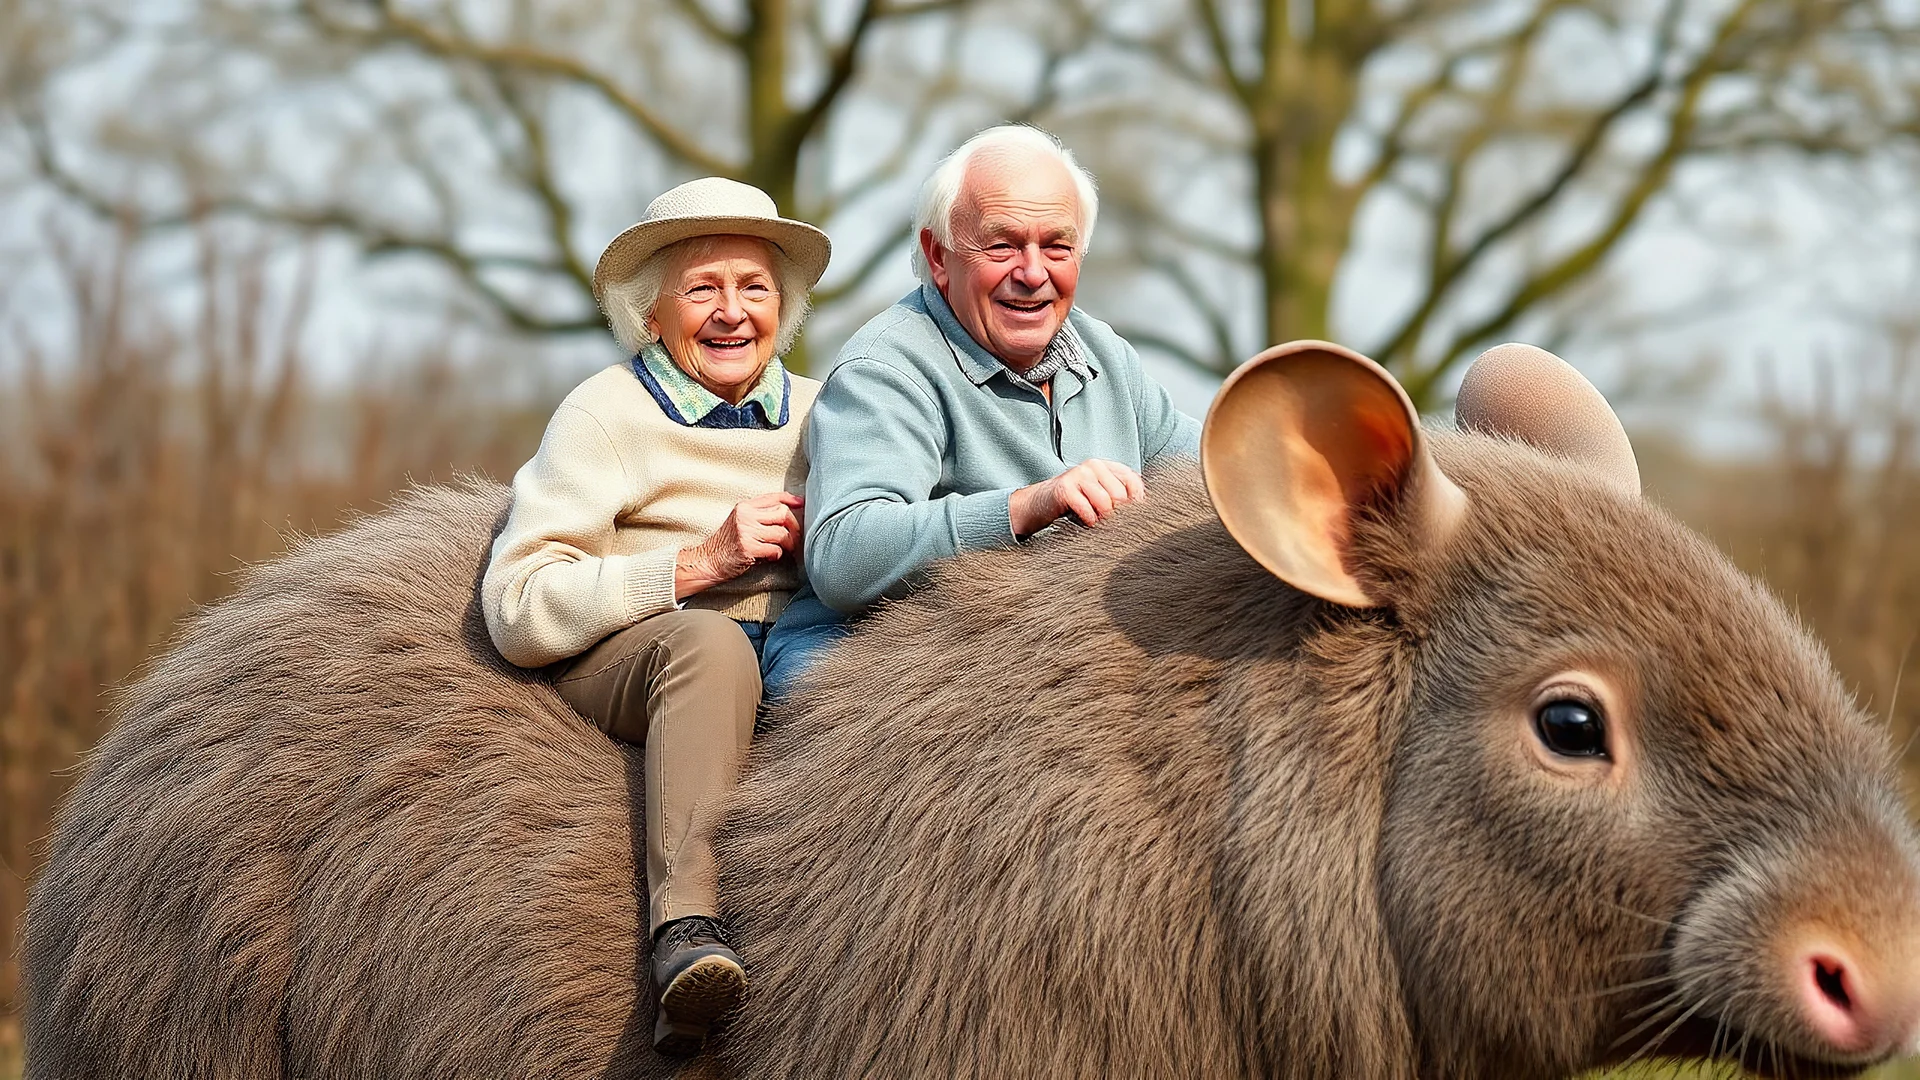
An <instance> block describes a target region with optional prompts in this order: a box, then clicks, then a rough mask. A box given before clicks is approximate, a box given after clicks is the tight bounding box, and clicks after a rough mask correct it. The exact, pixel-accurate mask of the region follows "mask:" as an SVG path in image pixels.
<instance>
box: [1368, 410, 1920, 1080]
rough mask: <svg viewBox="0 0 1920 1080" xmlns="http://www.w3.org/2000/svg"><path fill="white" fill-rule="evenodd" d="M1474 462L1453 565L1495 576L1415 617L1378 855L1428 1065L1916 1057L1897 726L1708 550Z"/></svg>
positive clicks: (1916, 925)
mask: <svg viewBox="0 0 1920 1080" xmlns="http://www.w3.org/2000/svg"><path fill="white" fill-rule="evenodd" d="M1459 449H1460V448H1459V447H1458V446H1456V447H1454V448H1453V452H1450V453H1449V454H1447V455H1445V456H1443V459H1442V465H1443V467H1445V468H1446V470H1447V472H1448V473H1449V475H1453V476H1454V477H1455V479H1456V480H1458V481H1460V482H1461V485H1462V487H1463V488H1466V489H1467V490H1468V493H1469V495H1470V496H1471V497H1472V499H1473V501H1474V510H1473V513H1474V514H1475V515H1477V516H1479V520H1478V521H1474V520H1470V521H1469V522H1468V524H1467V525H1466V526H1465V527H1464V528H1463V532H1462V534H1461V535H1460V536H1459V537H1458V538H1457V541H1456V548H1455V549H1454V550H1453V551H1451V552H1450V553H1449V555H1448V559H1449V561H1451V560H1453V559H1460V560H1464V561H1466V562H1467V563H1470V564H1471V565H1473V566H1475V567H1476V568H1479V569H1481V570H1482V573H1481V574H1479V575H1476V576H1473V577H1472V578H1471V579H1467V578H1466V577H1465V576H1464V575H1455V576H1454V577H1456V578H1458V579H1459V580H1460V583H1459V584H1458V585H1456V586H1453V589H1454V591H1452V592H1444V590H1446V589H1447V588H1448V586H1445V585H1437V586H1436V591H1435V592H1434V593H1432V594H1429V595H1425V596H1421V597H1415V598H1411V599H1409V600H1408V602H1407V603H1406V605H1405V607H1406V610H1405V611H1403V612H1402V615H1403V617H1405V618H1407V620H1408V621H1409V622H1410V623H1413V624H1424V625H1423V633H1422V634H1421V635H1420V637H1421V639H1422V640H1423V641H1425V642H1427V643H1428V644H1427V645H1426V646H1425V648H1424V651H1423V653H1422V655H1421V658H1420V660H1419V661H1418V665H1419V667H1420V674H1419V676H1418V687H1419V688H1418V690H1417V691H1416V700H1415V701H1414V703H1413V706H1412V710H1413V711H1412V715H1411V717H1410V718H1409V723H1408V726H1407V728H1406V730H1405V732H1404V733H1403V735H1402V737H1401V741H1400V744H1399V747H1398V749H1397V750H1396V753H1395V758H1394V762H1393V779H1392V783H1391V791H1390V794H1389V810H1388V820H1387V823H1386V828H1385V833H1384V837H1383V853H1382V867H1383V870H1382V884H1381V890H1382V899H1383V903H1384V906H1385V907H1386V909H1387V918H1388V925H1389V928H1390V934H1391V935H1392V937H1393V939H1394V941H1393V948H1394V952H1395V954H1396V959H1397V961H1398V963H1399V965H1400V967H1401V973H1402V978H1403V981H1404V983H1405V985H1406V986H1407V988H1408V996H1409V998H1410V1004H1411V1006H1412V1008H1413V1011H1414V1013H1415V1026H1416V1028H1417V1030H1419V1031H1420V1032H1421V1036H1422V1038H1423V1040H1425V1042H1426V1044H1427V1045H1426V1046H1425V1047H1424V1050H1425V1053H1426V1055H1427V1056H1429V1057H1430V1058H1431V1059H1432V1060H1438V1061H1452V1062H1456V1063H1459V1065H1460V1068H1459V1070H1458V1071H1459V1072H1460V1073H1461V1074H1462V1075H1472V1074H1476V1073H1477V1074H1484V1075H1511V1076H1524V1075H1560V1074H1564V1073H1568V1072H1573V1071H1577V1070H1579V1069H1582V1068H1586V1067H1590V1066H1592V1065H1595V1064H1598V1063H1602V1062H1617V1061H1622V1060H1626V1059H1630V1058H1634V1057H1637V1056H1656V1055H1666V1054H1681V1055H1688V1056H1702V1055H1704V1056H1718V1057H1721V1058H1737V1059H1739V1060H1740V1061H1742V1062H1743V1063H1744V1064H1745V1065H1747V1066H1748V1067H1750V1068H1753V1069H1755V1070H1756V1071H1759V1072H1762V1073H1763V1074H1769V1075H1785V1076H1799V1075H1848V1074H1851V1073H1854V1072H1857V1071H1859V1070H1860V1069H1862V1068H1865V1067H1867V1066H1869V1065H1872V1064H1874V1063H1877V1062H1880V1061H1884V1060H1886V1059H1888V1058H1890V1057H1893V1056H1898V1055H1901V1054H1904V1053H1910V1052H1912V1051H1913V1050H1914V1048H1915V1041H1916V1037H1917V1036H1920V855H1917V854H1916V845H1915V841H1914V835H1913V830H1912V827H1911V824H1910V822H1909V820H1908V817H1907V812H1906V810H1905V808H1904V807H1903V805H1902V803H1901V800H1900V797H1899V795H1898V792H1897V788H1896V786H1895V784H1894V782H1893V778H1892V775H1891V773H1890V770H1889V769H1888V761H1889V760H1890V750H1889V747H1888V745H1887V740H1886V736H1885V733H1884V731H1882V730H1879V729H1877V728H1875V727H1873V726H1872V725H1870V724H1869V723H1868V722H1867V721H1866V720H1865V719H1864V718H1862V717H1861V716H1860V715H1859V714H1858V712H1857V710H1856V709H1855V708H1854V706H1853V704H1852V703H1851V701H1850V700H1849V699H1848V698H1847V696H1846V694H1845V693H1844V691H1843V690H1842V688H1841V687H1840V685H1839V683H1838V680H1837V679H1836V678H1835V676H1834V674H1833V673H1832V671H1831V670H1830V668H1829V667H1828V665H1827V662H1826V660H1825V657H1824V654H1822V653H1821V652H1820V651H1819V649H1818V648H1817V646H1815V645H1814V644H1813V643H1812V642H1811V641H1809V640H1808V639H1807V638H1806V637H1805V636H1804V634H1803V633H1802V632H1801V631H1800V630H1799V628H1798V627H1797V626H1795V625H1794V624H1793V623H1792V621H1791V619H1790V618H1789V617H1788V616H1787V615H1786V614H1785V613H1784V612H1783V611H1782V610H1781V609H1780V607H1779V605H1778V604H1777V603H1775V602H1773V601H1772V600H1771V599H1770V598H1768V597H1766V596H1764V595H1763V594H1762V593H1761V592H1760V591H1759V590H1758V589H1757V588H1756V587H1754V586H1752V585H1751V583H1750V582H1748V581H1747V579H1745V578H1744V577H1743V576H1741V575H1739V574H1738V573H1737V572H1735V571H1734V570H1732V568H1730V567H1728V566H1727V565H1725V564H1724V562H1723V561H1722V560H1720V559H1719V558H1718V557H1717V556H1716V555H1714V554H1713V553H1712V552H1711V550H1710V549H1709V548H1707V546H1706V545H1705V543H1704V542H1703V541H1701V540H1700V539H1699V538H1697V537H1695V536H1693V535H1692V534H1691V533H1688V532H1686V530H1684V529H1682V528H1680V527H1679V526H1677V525H1675V524H1673V523H1672V522H1670V521H1667V520H1665V519H1664V518H1662V517H1661V516H1660V515H1659V514H1658V513H1657V512H1655V511H1653V510H1651V509H1650V508H1647V507H1645V506H1644V505H1643V504H1639V503H1637V501H1633V500H1623V499H1607V498H1588V499H1570V498H1568V497H1566V496H1565V495H1564V494H1563V493H1557V492H1549V491H1542V492H1532V493H1529V492H1527V491H1526V490H1525V481H1524V480H1523V479H1515V478H1514V477H1513V476H1507V477H1504V478H1495V476H1494V472H1495V470H1494V469H1493V468H1489V467H1488V463H1487V462H1485V461H1482V462H1478V463H1476V462H1474V461H1472V460H1468V459H1469V458H1471V457H1472V455H1471V454H1469V455H1464V456H1463V455H1460V454H1459V453H1458V450H1459ZM1483 470H1484V471H1483ZM1493 519H1498V520H1500V521H1501V523H1502V525H1503V527H1502V528H1501V529H1499V530H1498V531H1495V530H1492V529H1489V528H1487V527H1486V522H1487V521H1489V520H1493ZM1448 577H1449V575H1447V574H1445V573H1444V572H1441V573H1436V574H1435V575H1434V577H1433V579H1432V580H1433V581H1434V582H1441V581H1444V580H1447V579H1448ZM1414 591H1415V592H1416V593H1417V592H1418V587H1415V588H1414ZM1429 620H1431V621H1429ZM1488 1047H1498V1048H1500V1049H1499V1050H1498V1051H1497V1053H1495V1054H1494V1056H1493V1057H1491V1058H1489V1057H1487V1056H1486V1055H1487V1054H1488V1053H1489V1051H1488V1049H1487V1048H1488ZM1519 1062H1527V1063H1533V1064H1532V1066H1531V1067H1521V1066H1520V1065H1518V1064H1516V1063H1519Z"/></svg>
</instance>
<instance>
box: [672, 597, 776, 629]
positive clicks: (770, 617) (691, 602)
mask: <svg viewBox="0 0 1920 1080" xmlns="http://www.w3.org/2000/svg"><path fill="white" fill-rule="evenodd" d="M792 597H793V591H792V590H791V589H775V590H773V591H771V592H758V593H749V594H748V595H746V596H725V595H719V594H714V595H709V594H708V593H695V594H694V595H692V596H689V597H687V602H686V606H687V607H690V608H709V609H711V610H714V611H718V612H719V613H720V614H722V615H725V616H726V617H727V618H729V619H732V620H734V621H735V622H760V623H770V622H772V621H774V620H775V619H778V618H779V617H780V613H781V612H782V611H785V610H786V607H787V601H788V600H789V599H791V598H792Z"/></svg>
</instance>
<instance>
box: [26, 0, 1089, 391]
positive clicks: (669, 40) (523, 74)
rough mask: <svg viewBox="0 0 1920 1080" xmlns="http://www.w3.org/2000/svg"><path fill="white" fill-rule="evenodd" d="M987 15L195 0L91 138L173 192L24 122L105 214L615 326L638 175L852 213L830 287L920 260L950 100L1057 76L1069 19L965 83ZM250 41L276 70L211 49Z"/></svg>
mask: <svg viewBox="0 0 1920 1080" xmlns="http://www.w3.org/2000/svg"><path fill="white" fill-rule="evenodd" d="M76 3H77V0H76ZM89 10H90V11H91V13H92V15H93V17H94V18H95V19H96V20H97V21H99V22H101V23H102V24H103V25H111V26H115V27H117V28H118V29H119V30H121V31H122V32H123V33H130V32H131V30H130V29H129V28H130V25H131V24H129V23H128V22H127V20H125V19H121V18H120V17H118V16H116V15H114V14H113V13H112V10H111V5H109V6H108V7H106V8H100V9H89ZM992 16H993V13H992V12H990V11H987V10H986V5H985V4H984V3H983V2H982V0H847V2H834V0H737V2H733V3H717V2H714V0H639V2H634V3H611V2H607V0H543V2H539V3H535V2H534V0H510V2H508V3H503V4H486V3H483V2H480V0H423V2H421V3H415V4H406V3H401V2H398V0H379V2H374V3H367V2H361V0H351V2H350V0H204V2H203V4H202V5H201V6H199V7H198V8H196V9H195V10H194V13H193V14H192V16H191V17H190V18H189V19H188V20H186V21H185V22H183V23H181V24H178V25H175V26H172V27H165V28H161V29H160V30H158V31H151V32H150V33H149V35H148V36H149V37H154V38H158V39H161V40H163V41H165V42H166V46H165V48H166V49H168V50H171V51H170V53H169V55H170V59H169V60H168V61H166V62H165V63H164V64H162V65H160V66H158V67H157V68H156V70H155V74H154V77H153V78H152V79H151V80H150V83H151V84H152V86H153V93H154V97H155V99H156V100H159V99H161V98H169V99H170V100H173V101H175V102H176V103H179V104H178V107H177V108H176V109H175V110H174V111H173V112H172V114H170V115H167V116H164V117H159V118H153V116H157V114H159V113H161V112H162V111H163V110H161V109H160V108H159V107H158V106H155V105H153V104H152V103H143V104H145V105H146V106H147V107H146V111H147V112H148V113H149V114H153V116H150V118H149V120H148V122H147V123H146V124H145V126H144V128H141V127H139V126H138V125H137V124H135V123H134V122H133V120H132V119H131V117H132V116H133V115H134V114H135V113H137V112H138V111H139V110H137V109H133V108H129V109H128V110H127V115H123V116H121V117H119V118H117V125H118V126H117V128H116V129H115V130H113V131H111V132H108V133H107V136H108V137H103V139H102V140H101V142H102V146H103V147H104V149H106V150H108V151H110V152H112V153H115V154H117V155H118V156H119V157H120V158H121V159H125V160H128V161H132V162H136V163H138V167H143V168H146V169H148V170H149V171H157V172H158V173H160V174H161V176H162V177H163V179H164V182H163V183H161V184H159V185H158V187H159V189H160V191H161V192H162V194H161V196H160V197H158V198H155V197H154V196H152V194H151V188H152V186H153V185H149V186H148V188H147V189H140V188H139V187H138V185H135V184H132V183H128V184H123V185H121V188H120V189H119V190H114V189H111V188H109V187H108V186H107V185H104V184H102V183H101V182H100V181H98V180H97V179H94V178H93V177H91V176H89V175H88V172H89V170H88V169H86V168H84V167H83V166H81V165H80V164H79V161H80V159H81V158H82V157H84V156H86V155H87V154H88V153H90V152H93V151H97V150H99V149H101V148H100V147H75V146H68V145H63V139H62V138H61V137H59V135H57V134H56V132H57V131H58V128H57V126H56V125H53V124H49V123H46V122H45V121H44V119H43V115H44V114H43V113H41V112H37V111H35V110H33V109H28V110H27V111H26V112H25V118H26V120H27V124H26V130H27V132H28V134H29V136H30V142H29V145H30V146H31V148H32V151H33V157H34V160H35V163H36V165H37V168H38V170H39V171H40V173H41V174H42V175H43V176H45V177H47V178H49V179H50V180H52V181H53V182H54V183H55V184H56V185H57V186H58V187H59V188H60V189H61V190H63V191H64V192H65V193H66V194H67V195H68V196H70V197H72V198H74V199H76V200H78V201H80V202H81V203H83V204H85V205H88V206H92V207H94V208H95V209H97V210H99V211H101V212H103V213H112V214H116V215H120V216H126V215H127V214H128V205H129V203H130V202H133V203H138V204H139V209H138V212H137V214H136V215H135V216H137V217H138V218H139V219H140V220H141V221H142V223H143V224H144V225H145V226H147V227H149V228H164V227H167V226H169V225H173V224H178V223H181V222H185V221H188V220H194V219H199V218H202V217H204V216H206V215H208V214H220V213H237V214H244V215H247V216H250V217H253V218H256V219H261V220H267V221H273V222H278V223H282V224H284V225H287V226H291V227H294V228H297V229H305V230H325V231H329V232H332V233H335V234H340V235H345V236H348V237H351V238H353V239H354V240H355V241H357V242H358V243H359V244H360V245H361V246H362V248H363V250H364V251H366V252H367V253H369V254H371V255H374V256H387V257H394V256H401V257H406V256H411V257H420V258H424V259H426V260H428V261H429V262H430V263H431V264H433V265H436V266H438V267H441V268H443V269H444V270H446V271H449V272H450V273H451V275H452V276H453V277H454V278H455V279H457V281H458V282H459V283H460V285H461V286H462V287H463V291H464V294H465V295H466V296H468V297H471V298H475V299H477V300H479V301H480V307H481V310H482V311H483V312H485V313H489V314H491V315H494V316H497V317H499V318H500V319H502V320H504V322H505V323H507V324H508V325H510V326H512V327H514V328H517V329H519V330H521V331H524V332H528V333H532V334H540V335H551V334H569V333H573V332H576V331H582V330H589V329H595V328H597V327H598V326H599V320H598V317H597V314H596V312H595V311H594V307H593V303H592V299H591V295H590V281H591V275H592V264H593V253H594V252H597V250H598V248H599V245H601V244H603V243H604V242H605V241H606V240H607V239H608V238H609V237H610V236H611V235H612V231H613V230H615V229H617V228H619V227H620V226H621V225H624V224H625V223H627V222H630V221H632V220H633V218H634V217H635V216H637V213H638V210H639V208H640V207H641V206H644V204H645V202H646V200H647V199H648V198H650V197H651V196H652V195H654V194H657V193H658V191H660V190H661V189H663V188H664V187H666V186H668V185H669V184H671V183H674V182H678V181H679V180H682V179H686V178H688V177H691V176H697V175H719V176H728V177H733V178H736V179H739V180H742V181H745V182H747V183H751V184H754V185H756V186H758V187H761V188H763V189H765V190H766V191H767V192H768V193H769V194H771V195H772V196H773V198H774V201H775V202H776V203H777V204H778V205H779V207H780V208H781V210H782V212H784V213H788V214H791V215H795V216H798V217H801V218H803V219H806V220H809V221H813V222H815V223H818V224H821V225H823V226H826V227H828V228H830V229H833V230H834V231H835V232H836V233H839V234H842V235H847V234H851V236H852V237H853V243H851V244H845V243H843V247H842V250H841V251H840V252H838V253H837V257H836V260H835V266H834V270H833V272H832V273H831V274H830V276H829V279H828V280H827V282H826V283H825V284H824V286H823V288H822V289H821V290H820V291H819V292H818V293H817V294H816V296H815V303H816V305H817V306H822V307H830V306H832V305H834V304H835V303H837V302H839V301H841V300H843V299H844V298H847V297H848V296H850V295H852V294H854V293H856V292H857V291H858V290H860V289H861V288H862V287H863V286H864V285H865V284H866V283H867V282H868V281H869V280H871V279H872V278H873V276H874V273H875V271H876V270H877V269H878V268H879V267H881V266H883V265H885V264H886V263H887V262H888V261H889V260H894V259H898V260H900V261H901V262H902V264H904V260H905V251H906V244H905V240H906V237H907V223H906V215H905V212H904V199H903V198H901V197H900V192H899V190H898V183H897V182H898V181H900V180H901V178H902V171H903V169H905V168H907V167H908V166H909V165H912V164H915V163H917V162H923V161H924V160H925V159H927V158H929V157H930V156H931V155H932V154H934V153H936V152H937V151H938V150H939V149H941V148H942V147H941V146H940V145H939V144H940V142H941V141H943V140H946V139H950V138H951V137H952V133H953V131H952V129H953V127H954V125H953V124H952V123H945V124H943V123H940V122H939V120H940V119H941V118H942V116H943V115H945V114H946V113H954V112H956V111H957V115H956V116H955V117H954V118H953V119H955V120H959V119H961V118H962V117H964V118H966V119H971V120H974V121H976V122H977V121H978V120H979V119H984V118H987V117H991V116H994V115H1001V116H1005V115H1014V116H1024V115H1031V113H1032V112H1033V111H1034V110H1035V109H1036V108H1038V107H1039V106H1040V105H1041V104H1042V103H1043V102H1044V100H1045V99H1046V97H1047V96H1048V95H1049V94H1050V93H1051V73H1052V71H1053V68H1054V66H1056V65H1057V63H1058V60H1059V57H1060V56H1061V55H1064V54H1065V52H1066V51H1067V50H1068V48H1069V46H1068V45H1066V44H1064V43H1063V44H1062V45H1061V46H1059V47H1058V48H1057V49H1055V50H1054V52H1053V54H1051V56H1052V58H1051V60H1050V61H1049V62H1048V64H1047V66H1046V69H1045V71H1044V72H1043V74H1042V76H1041V77H1040V78H1038V79H1029V80H1026V81H1025V83H1024V85H1023V87H1022V88H1021V89H1019V90H1018V91H1016V92H1011V93H1009V92H1005V91H1004V90H1003V91H1002V92H998V93H995V92H994V91H993V88H991V87H978V88H975V89H974V90H972V91H971V92H970V93H967V94H964V95H963V94H962V93H961V91H962V78H961V75H960V71H961V68H962V65H961V63H960V51H961V49H962V47H963V44H964V43H965V42H966V40H967V35H968V33H969V30H970V28H971V27H973V26H975V25H989V26H990V25H992V24H993V23H994V19H993V17H992ZM109 36H111V35H109ZM249 63H251V64H254V65H256V66H257V65H260V64H264V65H267V67H268V69H269V72H270V74H268V75H267V76H266V77H264V78H259V77H256V78H255V79H254V81H253V82H251V83H249V82H248V80H247V79H246V78H245V77H242V76H237V75H231V74H230V77H225V78H221V77H216V76H215V75H214V74H213V73H214V72H216V71H224V72H228V73H232V72H236V71H243V70H245V65H247V64H249ZM1002 85H1003V86H1004V82H1003V83H1002ZM180 87H190V88H193V89H192V92H191V93H189V92H186V91H183V90H181V89H179V88H180ZM189 102H190V103H189ZM303 102H304V103H305V104H303ZM843 114H844V115H845V118H844V119H842V118H841V117H842V116H843ZM249 117H250V118H251V119H250V120H248V118H249ZM248 123H250V124H251V127H250V128H249V127H248V126H247V125H248ZM236 130H238V131H243V132H245V134H242V135H236V134H235V131H236ZM114 140H117V141H114ZM64 141H66V142H73V141H76V140H73V139H72V138H71V136H69V137H68V138H67V139H66V140H64ZM136 192H137V193H136ZM848 222H852V223H853V227H852V228H850V229H847V228H837V227H836V226H837V225H844V224H846V223H848ZM796 360H797V363H798V365H799V366H800V367H802V368H803V369H804V366H805V361H804V357H801V358H796Z"/></svg>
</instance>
